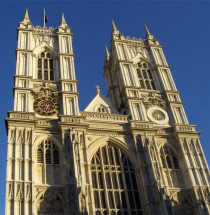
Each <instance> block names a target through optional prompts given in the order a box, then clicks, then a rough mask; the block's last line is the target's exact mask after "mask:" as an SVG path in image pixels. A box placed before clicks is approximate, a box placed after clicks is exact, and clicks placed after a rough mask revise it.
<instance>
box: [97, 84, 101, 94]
mask: <svg viewBox="0 0 210 215" xmlns="http://www.w3.org/2000/svg"><path fill="white" fill-rule="evenodd" d="M96 92H97V94H99V93H100V87H99V86H98V85H97V86H96Z"/></svg>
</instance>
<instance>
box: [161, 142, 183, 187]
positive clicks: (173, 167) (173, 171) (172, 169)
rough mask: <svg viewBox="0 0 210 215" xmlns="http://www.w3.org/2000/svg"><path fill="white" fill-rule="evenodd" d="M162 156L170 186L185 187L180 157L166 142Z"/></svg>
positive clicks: (162, 149) (162, 148)
mask: <svg viewBox="0 0 210 215" xmlns="http://www.w3.org/2000/svg"><path fill="white" fill-rule="evenodd" d="M160 158H161V162H162V166H163V171H164V174H165V175H166V177H165V178H167V179H168V184H169V186H170V187H183V180H182V172H181V169H180V167H179V163H178V159H177V156H176V155H175V153H174V152H173V150H172V149H171V147H170V146H169V145H167V144H165V145H164V146H163V147H161V149H160Z"/></svg>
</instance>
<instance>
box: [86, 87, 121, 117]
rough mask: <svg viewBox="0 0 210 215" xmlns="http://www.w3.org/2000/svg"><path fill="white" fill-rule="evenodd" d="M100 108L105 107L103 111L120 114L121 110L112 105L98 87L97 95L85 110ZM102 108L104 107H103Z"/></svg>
mask: <svg viewBox="0 0 210 215" xmlns="http://www.w3.org/2000/svg"><path fill="white" fill-rule="evenodd" d="M99 108H104V109H103V110H104V112H103V111H101V113H111V114H119V112H118V111H117V110H116V109H115V108H114V107H113V106H112V105H111V103H110V102H108V101H107V99H106V98H105V97H104V96H103V95H102V94H101V93H100V90H99V89H97V95H96V96H95V98H94V99H93V100H92V101H91V102H90V104H89V105H88V106H87V107H86V108H85V110H84V111H85V112H99ZM101 110H102V109H101Z"/></svg>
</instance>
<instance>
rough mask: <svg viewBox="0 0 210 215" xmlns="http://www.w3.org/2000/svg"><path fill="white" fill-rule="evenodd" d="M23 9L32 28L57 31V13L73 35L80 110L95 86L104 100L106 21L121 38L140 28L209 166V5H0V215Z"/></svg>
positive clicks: (138, 34) (137, 33)
mask: <svg viewBox="0 0 210 215" xmlns="http://www.w3.org/2000/svg"><path fill="white" fill-rule="evenodd" d="M25 8H28V10H29V16H30V19H31V22H32V24H33V25H35V26H36V25H41V26H43V8H45V10H46V13H47V16H48V19H49V20H48V23H47V26H48V27H49V26H52V27H54V28H55V27H57V26H58V24H59V22H60V16H61V12H64V14H65V18H66V21H67V23H68V24H69V26H70V27H71V30H72V32H73V34H74V40H73V48H74V54H75V68H76V77H77V80H78V82H79V84H78V91H79V93H80V98H79V106H80V110H84V108H85V107H86V106H87V105H88V103H89V102H90V101H91V99H92V98H93V97H94V96H95V94H96V90H95V86H96V85H97V84H98V85H99V86H100V87H101V91H102V93H103V94H104V95H106V94H107V88H106V85H105V79H104V78H103V63H104V57H105V51H104V46H105V44H107V45H108V47H109V42H110V35H111V19H114V21H115V24H116V26H117V27H118V29H119V30H120V32H121V33H123V34H124V35H126V36H130V37H137V38H139V37H140V38H144V35H145V33H144V28H143V23H146V24H147V26H148V27H149V29H150V31H151V32H152V33H153V35H154V36H155V37H156V38H157V39H159V41H160V43H161V44H162V45H163V46H164V53H165V56H166V59H167V61H168V63H169V65H170V66H171V71H172V75H173V77H174V80H175V83H176V85H177V88H178V90H179V91H180V92H181V99H182V101H183V102H184V107H185V111H186V114H187V116H188V120H189V122H190V123H191V124H196V125H197V130H198V131H202V135H201V143H202V146H203V149H204V152H205V154H206V158H207V160H208V163H209V162H210V146H209V139H210V133H209V128H210V125H209V122H210V114H209V110H210V99H209V98H210V90H209V86H210V67H209V62H210V52H209V50H210V42H209V39H210V21H209V20H210V13H209V10H210V2H208V1H206V2H196V1H182V2H181V1H171V2H169V1H142V2H137V1H129V2H126V1H122V2H120V1H114V2H111V1H107V2H104V1H84V2H83V1H79V2H76V1H73V2H70V1H63V2H62V1H59V3H57V2H55V1H53V2H51V1H42V2H39V1H34V2H32V1H28V2H27V1H19V2H16V1H8V2H5V1H1V7H0V18H1V19H0V20H1V33H0V38H1V40H0V41H1V45H0V65H1V69H0V73H1V79H0V82H1V83H0V88H1V89H0V98H1V100H0V108H1V109H0V110H1V111H0V117H1V118H0V144H1V145H0V147H1V150H0V172H1V175H0V215H2V214H4V198H5V177H6V176H5V173H6V153H7V137H6V129H5V123H4V117H6V111H7V110H12V109H13V97H12V95H13V90H12V87H13V82H14V81H13V80H14V78H13V75H14V74H15V63H16V58H15V49H16V45H17V34H16V28H17V26H18V23H19V22H20V20H21V19H22V18H23V15H24V11H25Z"/></svg>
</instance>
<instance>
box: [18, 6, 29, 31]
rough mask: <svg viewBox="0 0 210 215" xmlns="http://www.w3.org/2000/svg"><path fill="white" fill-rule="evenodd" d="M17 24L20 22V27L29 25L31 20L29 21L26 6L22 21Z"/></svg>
mask: <svg viewBox="0 0 210 215" xmlns="http://www.w3.org/2000/svg"><path fill="white" fill-rule="evenodd" d="M19 24H20V27H23V26H27V25H31V21H30V18H29V15H28V9H27V8H26V10H25V15H24V17H23V19H22V21H21V22H20V23H19Z"/></svg>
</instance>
